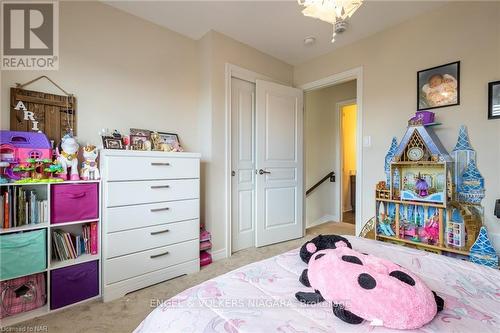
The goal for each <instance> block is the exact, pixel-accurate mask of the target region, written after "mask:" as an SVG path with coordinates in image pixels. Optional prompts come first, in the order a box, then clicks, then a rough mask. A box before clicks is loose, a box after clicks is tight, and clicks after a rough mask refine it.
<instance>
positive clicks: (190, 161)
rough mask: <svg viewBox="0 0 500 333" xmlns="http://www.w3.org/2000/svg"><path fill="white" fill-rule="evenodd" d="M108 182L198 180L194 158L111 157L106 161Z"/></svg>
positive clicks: (197, 164)
mask: <svg viewBox="0 0 500 333" xmlns="http://www.w3.org/2000/svg"><path fill="white" fill-rule="evenodd" d="M107 168H108V170H110V171H111V170H112V172H109V174H108V177H107V180H108V181H119V180H149V179H184V178H198V177H199V174H200V161H199V159H196V158H169V157H141V158H137V157H131V156H113V157H109V158H108V160H107Z"/></svg>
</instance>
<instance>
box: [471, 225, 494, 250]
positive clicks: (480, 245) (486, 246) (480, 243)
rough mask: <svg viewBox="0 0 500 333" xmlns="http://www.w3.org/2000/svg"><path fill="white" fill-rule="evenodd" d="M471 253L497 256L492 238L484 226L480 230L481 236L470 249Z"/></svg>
mask: <svg viewBox="0 0 500 333" xmlns="http://www.w3.org/2000/svg"><path fill="white" fill-rule="evenodd" d="M470 252H471V253H479V254H496V251H495V248H494V247H493V245H492V244H491V241H490V238H489V237H488V231H487V230H486V228H485V227H484V226H482V227H481V229H479V235H478V236H477V239H476V241H475V242H474V244H473V245H472V247H471V248H470Z"/></svg>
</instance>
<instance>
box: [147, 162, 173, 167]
mask: <svg viewBox="0 0 500 333" xmlns="http://www.w3.org/2000/svg"><path fill="white" fill-rule="evenodd" d="M151 165H152V166H170V163H168V162H164V163H162V162H152V163H151Z"/></svg>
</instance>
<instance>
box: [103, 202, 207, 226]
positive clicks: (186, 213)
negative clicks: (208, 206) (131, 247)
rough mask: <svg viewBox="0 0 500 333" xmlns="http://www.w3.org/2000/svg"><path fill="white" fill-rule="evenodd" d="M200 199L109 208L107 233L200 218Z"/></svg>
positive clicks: (106, 213) (106, 214)
mask: <svg viewBox="0 0 500 333" xmlns="http://www.w3.org/2000/svg"><path fill="white" fill-rule="evenodd" d="M199 207H200V201H199V200H198V199H192V200H181V201H172V202H168V203H167V202H162V203H155V204H149V205H136V206H125V207H114V208H107V209H106V210H105V211H104V221H105V223H106V227H107V230H106V232H107V233H111V232H116V231H122V230H129V229H136V228H143V227H149V226H154V225H159V224H165V223H170V222H176V221H184V220H193V219H197V218H199V217H200V208H199Z"/></svg>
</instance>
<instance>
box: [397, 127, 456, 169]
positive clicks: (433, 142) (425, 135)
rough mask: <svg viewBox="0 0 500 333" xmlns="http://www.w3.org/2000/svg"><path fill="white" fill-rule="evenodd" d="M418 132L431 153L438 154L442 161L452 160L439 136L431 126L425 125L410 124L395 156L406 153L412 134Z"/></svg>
mask: <svg viewBox="0 0 500 333" xmlns="http://www.w3.org/2000/svg"><path fill="white" fill-rule="evenodd" d="M415 132H417V133H418V134H419V135H420V137H421V138H422V140H423V141H424V144H425V147H426V148H427V150H428V151H429V153H430V154H431V155H438V156H439V157H440V160H441V161H444V162H452V161H453V160H452V158H451V156H450V154H448V151H447V150H446V148H444V146H443V144H442V143H441V141H440V140H439V138H438V136H437V135H436V133H434V131H433V130H432V128H431V127H425V126H423V125H410V126H408V128H407V130H406V133H405V135H404V137H403V139H402V140H401V142H400V143H399V146H398V149H397V150H396V152H395V154H394V156H395V157H401V156H402V155H403V154H404V153H405V148H406V146H407V145H408V144H409V143H410V140H411V138H412V136H413V135H414V134H415Z"/></svg>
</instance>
